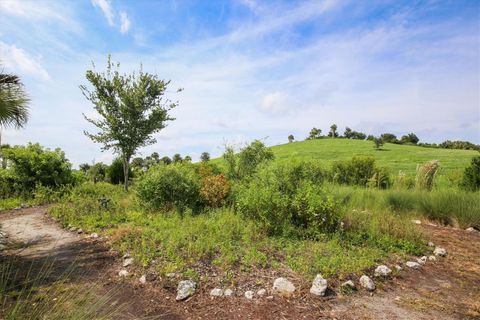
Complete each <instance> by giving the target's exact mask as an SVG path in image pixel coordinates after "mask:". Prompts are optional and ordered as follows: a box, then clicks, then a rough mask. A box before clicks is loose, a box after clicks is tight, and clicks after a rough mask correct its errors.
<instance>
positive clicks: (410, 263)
mask: <svg viewBox="0 0 480 320" xmlns="http://www.w3.org/2000/svg"><path fill="white" fill-rule="evenodd" d="M405 265H406V266H407V267H409V268H412V269H417V270H418V269H420V268H422V266H421V265H420V263H418V262H414V261H407V263H405Z"/></svg>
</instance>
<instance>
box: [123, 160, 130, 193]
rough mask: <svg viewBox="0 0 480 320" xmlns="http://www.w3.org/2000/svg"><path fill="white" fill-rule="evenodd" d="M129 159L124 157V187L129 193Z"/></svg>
mask: <svg viewBox="0 0 480 320" xmlns="http://www.w3.org/2000/svg"><path fill="white" fill-rule="evenodd" d="M129 162H130V161H129V159H128V158H127V157H126V156H123V178H124V181H123V187H124V189H125V191H127V192H128V166H129Z"/></svg>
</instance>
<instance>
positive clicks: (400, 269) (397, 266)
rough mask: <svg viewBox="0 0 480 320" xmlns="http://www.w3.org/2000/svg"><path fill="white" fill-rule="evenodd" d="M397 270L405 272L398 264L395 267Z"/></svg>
mask: <svg viewBox="0 0 480 320" xmlns="http://www.w3.org/2000/svg"><path fill="white" fill-rule="evenodd" d="M395 269H397V271H402V270H403V268H402V267H401V266H399V265H398V264H397V265H395Z"/></svg>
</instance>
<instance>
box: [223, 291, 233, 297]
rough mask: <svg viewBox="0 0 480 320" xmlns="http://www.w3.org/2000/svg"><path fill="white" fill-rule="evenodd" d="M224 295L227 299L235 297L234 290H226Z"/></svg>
mask: <svg viewBox="0 0 480 320" xmlns="http://www.w3.org/2000/svg"><path fill="white" fill-rule="evenodd" d="M223 295H224V296H225V297H231V296H232V295H233V290H232V289H226V290H225V291H224V292H223Z"/></svg>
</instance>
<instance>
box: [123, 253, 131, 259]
mask: <svg viewBox="0 0 480 320" xmlns="http://www.w3.org/2000/svg"><path fill="white" fill-rule="evenodd" d="M128 258H130V253H125V254H124V255H123V257H122V259H128Z"/></svg>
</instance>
